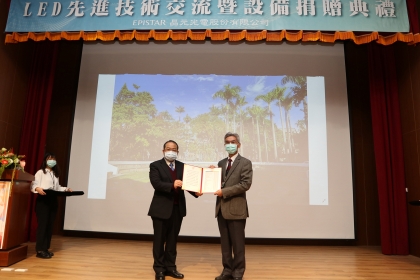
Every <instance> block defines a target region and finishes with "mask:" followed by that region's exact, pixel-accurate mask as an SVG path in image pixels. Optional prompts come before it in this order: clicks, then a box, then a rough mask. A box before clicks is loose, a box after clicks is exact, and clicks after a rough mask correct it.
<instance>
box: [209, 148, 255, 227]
mask: <svg viewBox="0 0 420 280" xmlns="http://www.w3.org/2000/svg"><path fill="white" fill-rule="evenodd" d="M226 165H227V158H225V159H222V160H221V161H219V163H218V166H219V167H221V168H222V182H224V184H223V185H222V191H223V197H217V200H216V217H217V215H218V214H219V211H222V215H223V218H225V219H226V220H239V219H246V218H247V217H249V213H248V204H247V201H246V194H245V192H246V191H247V190H249V188H250V187H251V184H252V162H251V161H250V160H249V159H247V158H244V157H242V156H241V155H239V154H238V156H237V157H236V159H235V161H234V162H233V165H232V167H231V168H230V170H229V173H228V174H227V175H226Z"/></svg>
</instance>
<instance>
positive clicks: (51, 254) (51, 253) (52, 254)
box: [46, 250, 54, 257]
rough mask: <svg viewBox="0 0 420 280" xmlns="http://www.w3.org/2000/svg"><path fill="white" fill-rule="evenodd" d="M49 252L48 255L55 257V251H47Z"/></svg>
mask: <svg viewBox="0 0 420 280" xmlns="http://www.w3.org/2000/svg"><path fill="white" fill-rule="evenodd" d="M46 252H47V253H48V255H50V256H51V257H53V256H54V253H53V252H50V251H48V250H47V251H46Z"/></svg>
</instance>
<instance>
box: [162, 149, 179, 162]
mask: <svg viewBox="0 0 420 280" xmlns="http://www.w3.org/2000/svg"><path fill="white" fill-rule="evenodd" d="M177 157H178V153H177V152H174V151H168V152H165V158H166V160H167V161H174V160H176V158H177Z"/></svg>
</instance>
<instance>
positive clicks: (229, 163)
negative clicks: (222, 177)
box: [226, 159, 232, 176]
mask: <svg viewBox="0 0 420 280" xmlns="http://www.w3.org/2000/svg"><path fill="white" fill-rule="evenodd" d="M231 167H232V160H231V159H229V160H228V166H227V168H226V176H227V175H228V173H229V170H230V168H231Z"/></svg>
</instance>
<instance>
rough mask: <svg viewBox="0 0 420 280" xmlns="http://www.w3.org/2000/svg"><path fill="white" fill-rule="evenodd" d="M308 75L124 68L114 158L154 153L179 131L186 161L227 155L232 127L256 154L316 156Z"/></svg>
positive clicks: (262, 158)
mask: <svg viewBox="0 0 420 280" xmlns="http://www.w3.org/2000/svg"><path fill="white" fill-rule="evenodd" d="M306 88H307V85H306V77H300V76H299V77H292V76H219V75H139V74H137V75H134V74H126V75H116V76H115V89H114V105H113V116H112V128H111V141H110V153H109V160H110V161H130V160H131V161H150V159H155V158H158V157H159V156H161V154H159V152H160V151H161V144H162V143H163V142H165V141H166V140H168V139H174V140H175V141H177V142H178V144H179V145H180V147H181V149H180V159H182V160H184V161H192V162H194V161H196V162H215V161H217V160H219V159H220V158H222V157H224V156H225V151H224V150H223V145H220V144H222V143H223V142H222V139H223V135H224V134H225V133H226V132H227V131H232V132H237V133H239V134H240V136H241V140H242V143H243V147H242V149H241V151H240V152H241V154H242V155H245V156H247V157H249V158H250V159H251V160H253V161H255V162H285V161H288V162H290V161H292V162H293V161H298V162H304V161H307V160H308V151H307V149H308V147H307V146H308V140H307V125H308V124H307V119H308V118H307V106H306V100H307V98H306V95H307V92H306V91H307V89H306Z"/></svg>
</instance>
